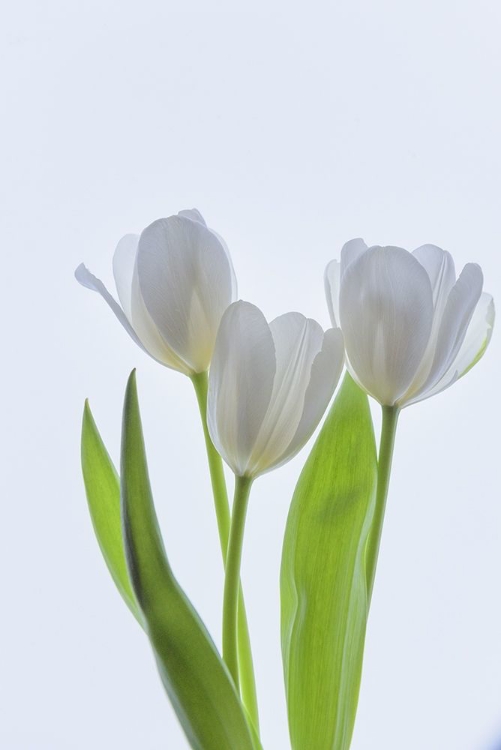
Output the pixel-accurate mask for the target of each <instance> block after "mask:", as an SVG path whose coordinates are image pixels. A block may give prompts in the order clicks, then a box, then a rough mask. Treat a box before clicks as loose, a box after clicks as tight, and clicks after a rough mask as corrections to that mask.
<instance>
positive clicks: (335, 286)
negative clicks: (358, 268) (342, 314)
mask: <svg viewBox="0 0 501 750" xmlns="http://www.w3.org/2000/svg"><path fill="white" fill-rule="evenodd" d="M340 282H341V265H340V263H339V261H337V260H331V262H330V263H328V264H327V268H326V269H325V275H324V283H325V296H326V297H327V307H328V308H329V315H330V318H331V323H332V325H333V326H334V327H335V328H337V327H338V326H339V289H340Z"/></svg>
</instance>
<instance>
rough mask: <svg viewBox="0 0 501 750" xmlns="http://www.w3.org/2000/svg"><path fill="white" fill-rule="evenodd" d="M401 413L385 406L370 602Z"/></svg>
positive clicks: (369, 556)
mask: <svg viewBox="0 0 501 750" xmlns="http://www.w3.org/2000/svg"><path fill="white" fill-rule="evenodd" d="M399 413H400V409H399V408H398V406H383V423H382V426H381V440H380V443H379V459H378V475H377V490H376V509H375V511H374V519H373V521H372V530H371V533H370V537H369V541H368V543H367V553H366V558H365V559H366V570H367V590H368V595H369V602H370V600H371V598H372V590H373V588H374V578H375V576H376V565H377V558H378V554H379V545H380V542H381V532H382V530H383V521H384V511H385V507H386V498H387V497H388V487H389V484H390V473H391V462H392V458H393V448H394V445H395V434H396V431H397V422H398V415H399Z"/></svg>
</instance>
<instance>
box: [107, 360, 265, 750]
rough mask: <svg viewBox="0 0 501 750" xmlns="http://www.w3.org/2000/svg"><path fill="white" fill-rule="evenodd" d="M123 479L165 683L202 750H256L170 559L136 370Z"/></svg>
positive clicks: (139, 585) (131, 540)
mask: <svg viewBox="0 0 501 750" xmlns="http://www.w3.org/2000/svg"><path fill="white" fill-rule="evenodd" d="M121 477H122V520H123V528H124V538H125V549H126V556H127V563H128V568H129V573H130V578H131V581H132V585H133V588H134V592H135V594H136V599H137V601H138V603H139V606H140V608H141V611H142V613H143V615H144V620H145V624H146V632H147V633H148V636H149V638H150V642H151V645H152V647H153V651H154V653H155V656H156V660H157V664H158V668H159V671H160V676H161V678H162V681H163V684H164V687H165V690H166V692H167V694H168V695H169V698H170V700H171V702H172V705H173V706H174V709H175V711H176V713H177V716H178V718H179V721H180V722H181V725H182V727H183V729H184V731H185V733H186V736H187V738H188V740H189V742H190V744H191V746H192V747H193V748H196V749H197V750H237V749H238V750H253V748H255V747H256V746H255V745H253V740H252V736H251V730H250V729H249V726H248V724H247V721H246V718H245V715H244V710H243V708H242V705H241V703H240V700H239V698H238V695H237V693H236V690H235V688H234V685H233V682H232V681H231V678H230V676H229V673H228V671H227V669H226V667H225V666H224V664H223V662H222V661H221V658H220V656H219V653H218V651H217V649H216V647H215V645H214V643H213V642H212V640H211V638H210V635H209V634H208V632H207V630H206V629H205V627H204V625H203V623H202V621H201V620H200V618H199V616H198V615H197V613H196V611H195V610H194V608H193V606H192V605H191V603H190V602H189V600H188V598H187V597H186V596H185V594H184V592H183V591H182V589H181V587H180V586H179V584H178V583H177V581H176V579H175V578H174V575H173V573H172V570H171V568H170V565H169V563H168V560H167V557H166V555H165V550H164V546H163V542H162V538H161V534H160V530H159V528H158V523H157V518H156V514H155V509H154V505H153V499H152V495H151V489H150V482H149V478H148V468H147V464H146V456H145V450H144V441H143V432H142V426H141V417H140V414H139V405H138V399H137V389H136V379H135V372H134V371H133V372H132V374H131V376H130V378H129V382H128V385H127V392H126V395H125V404H124V415H123V431H122V463H121Z"/></svg>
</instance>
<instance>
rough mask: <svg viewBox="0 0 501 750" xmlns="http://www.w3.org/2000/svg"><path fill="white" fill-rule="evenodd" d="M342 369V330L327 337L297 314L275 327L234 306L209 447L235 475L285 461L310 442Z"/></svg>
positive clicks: (224, 333)
mask: <svg viewBox="0 0 501 750" xmlns="http://www.w3.org/2000/svg"><path fill="white" fill-rule="evenodd" d="M343 363H344V348H343V337H342V334H341V331H340V330H339V328H331V329H329V330H328V331H326V333H324V332H323V331H322V328H321V327H320V326H319V324H318V323H317V322H316V321H314V320H311V319H308V318H305V317H304V316H303V315H300V314H299V313H287V314H286V315H281V316H280V317H278V318H275V320H273V321H272V322H271V323H270V324H268V323H267V322H266V319H265V317H264V315H263V314H262V313H261V311H260V310H259V309H258V308H257V307H255V306H254V305H251V304H249V303H248V302H242V301H240V302H235V303H233V304H232V305H230V307H229V308H228V309H227V311H226V312H225V314H224V315H223V318H222V320H221V326H220V329H219V333H218V336H217V341H216V347H215V350H214V357H213V361H212V367H211V370H210V375H209V397H208V425H209V432H210V434H211V437H212V441H213V443H214V445H215V446H216V448H217V449H218V451H219V452H220V454H221V455H222V456H223V458H224V460H225V461H226V463H227V464H228V465H229V466H230V467H231V469H232V470H233V472H234V473H235V474H236V475H237V476H245V477H252V478H254V477H256V476H258V475H259V474H262V473H263V472H266V471H269V470H270V469H273V468H275V467H277V466H280V465H281V464H283V463H285V462H286V461H288V460H289V459H290V458H292V456H294V455H295V454H296V453H297V452H298V451H299V450H300V449H301V448H302V447H303V445H304V444H305V443H306V441H307V440H308V439H309V438H310V437H311V435H312V433H313V431H314V430H315V428H316V427H317V425H318V423H319V421H320V419H321V417H322V415H323V413H324V411H325V409H326V407H327V404H328V403H329V401H330V399H331V397H332V394H333V392H334V388H335V387H336V384H337V382H338V380H339V376H340V374H341V370H342V368H343Z"/></svg>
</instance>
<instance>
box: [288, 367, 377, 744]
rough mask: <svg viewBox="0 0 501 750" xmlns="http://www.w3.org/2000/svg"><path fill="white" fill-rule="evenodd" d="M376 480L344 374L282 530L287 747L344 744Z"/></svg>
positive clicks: (362, 405)
mask: <svg viewBox="0 0 501 750" xmlns="http://www.w3.org/2000/svg"><path fill="white" fill-rule="evenodd" d="M376 484H377V461H376V446H375V441H374V432H373V426H372V420H371V415H370V410H369V404H368V400H367V396H366V395H365V394H364V393H363V392H362V391H361V390H360V389H359V388H358V386H357V385H356V384H355V383H354V382H353V380H352V379H351V377H350V376H349V375H346V377H345V380H344V382H343V385H342V387H341V390H340V392H339V394H338V396H337V398H336V400H335V402H334V405H333V407H332V409H331V411H330V413H329V415H328V417H327V419H326V421H325V424H324V425H323V427H322V430H321V432H320V434H319V437H318V439H317V441H316V443H315V445H314V447H313V450H312V452H311V454H310V456H309V458H308V460H307V462H306V465H305V467H304V469H303V471H302V473H301V476H300V478H299V481H298V484H297V487H296V490H295V493H294V497H293V500H292V504H291V508H290V512H289V517H288V520H287V527H286V532H285V539H284V547H283V555H282V569H281V605H282V657H283V664H284V674H285V685H286V692H287V707H288V715H289V730H290V736H291V742H292V747H293V750H348V748H349V746H350V742H351V737H352V733H353V726H354V722H355V714H356V709H357V702H358V693H359V689H360V679H361V671H362V658H363V649H364V640H365V631H366V623H367V616H368V609H369V596H368V590H367V576H366V564H365V553H366V545H367V539H368V535H369V532H370V529H371V523H372V518H373V514H374V504H375V493H376Z"/></svg>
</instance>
